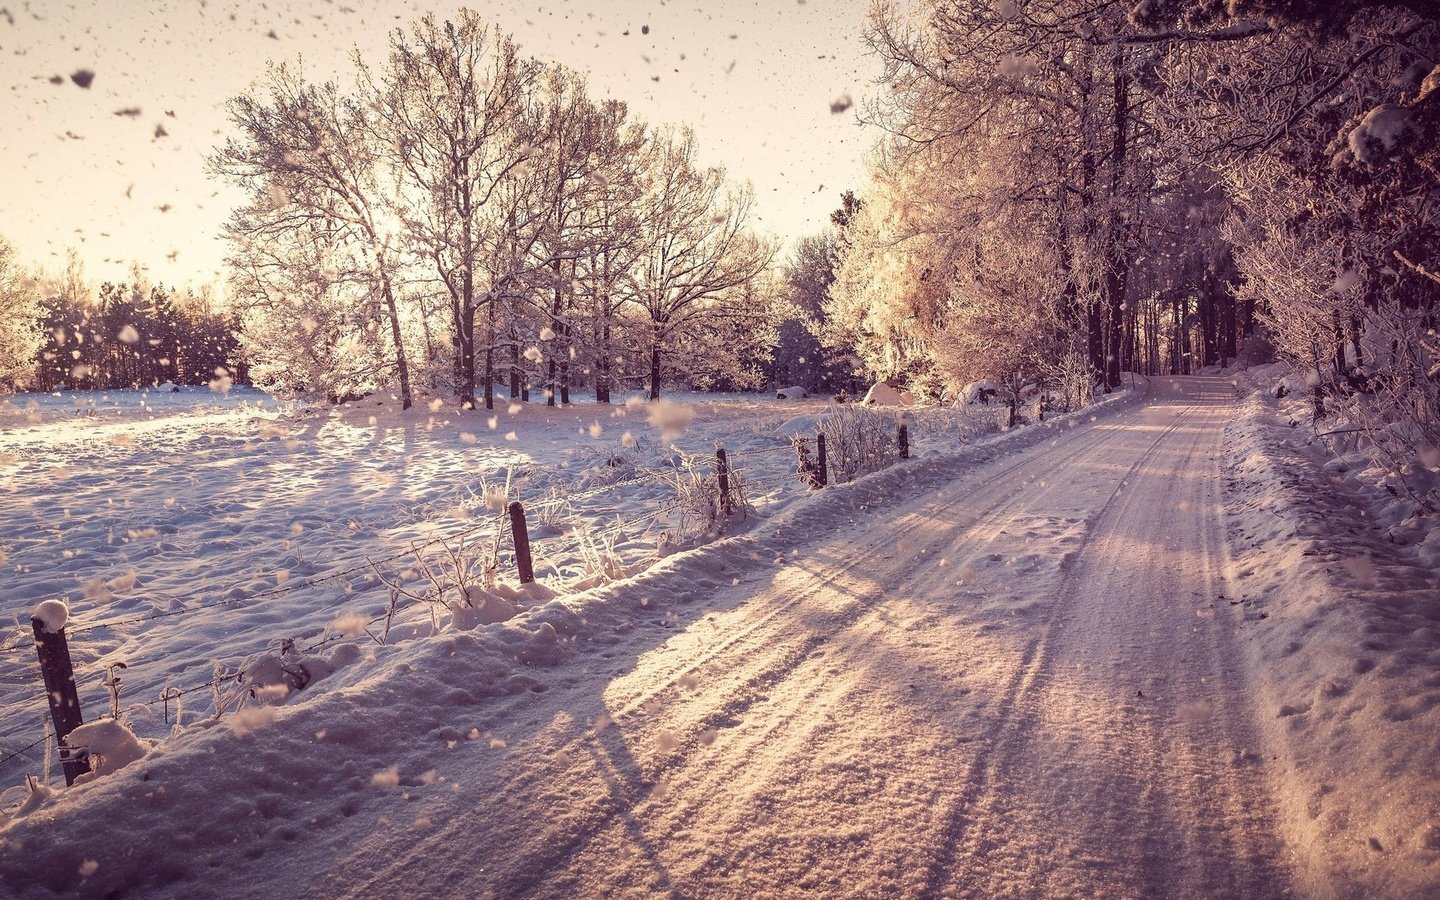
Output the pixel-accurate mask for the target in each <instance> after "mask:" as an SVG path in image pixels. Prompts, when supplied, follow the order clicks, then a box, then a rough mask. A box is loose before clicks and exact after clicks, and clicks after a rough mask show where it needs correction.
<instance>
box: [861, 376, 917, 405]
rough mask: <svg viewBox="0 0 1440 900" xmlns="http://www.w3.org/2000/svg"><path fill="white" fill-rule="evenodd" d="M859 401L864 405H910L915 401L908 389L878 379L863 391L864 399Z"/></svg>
mask: <svg viewBox="0 0 1440 900" xmlns="http://www.w3.org/2000/svg"><path fill="white" fill-rule="evenodd" d="M860 402H861V403H863V404H864V405H865V406H910V405H911V404H913V403H914V402H915V397H914V396H913V395H911V394H910V392H909V391H902V390H899V389H897V388H893V387H891V386H890V385H888V384H886V383H885V382H883V381H878V382H876V383H875V384H874V385H872V386H871V387H870V390H868V391H866V392H865V399H864V400H862V401H860Z"/></svg>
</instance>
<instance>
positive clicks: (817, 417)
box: [773, 413, 829, 437]
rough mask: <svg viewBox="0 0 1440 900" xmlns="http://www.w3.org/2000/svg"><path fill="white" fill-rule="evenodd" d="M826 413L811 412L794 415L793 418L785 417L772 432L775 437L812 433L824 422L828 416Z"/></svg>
mask: <svg viewBox="0 0 1440 900" xmlns="http://www.w3.org/2000/svg"><path fill="white" fill-rule="evenodd" d="M828 417H829V416H828V414H826V413H812V414H810V415H806V416H796V417H794V418H793V419H786V420H785V421H784V422H783V423H781V425H780V426H779V427H777V428H776V429H775V431H774V432H773V433H774V434H775V436H776V437H794V436H795V435H797V434H798V435H814V434H815V432H817V431H819V430H820V426H822V425H824V424H825V420H826V419H827V418H828Z"/></svg>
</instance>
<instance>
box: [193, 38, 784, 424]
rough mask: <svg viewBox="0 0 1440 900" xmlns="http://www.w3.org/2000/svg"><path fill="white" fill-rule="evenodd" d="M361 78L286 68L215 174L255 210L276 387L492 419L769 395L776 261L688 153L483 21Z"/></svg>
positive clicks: (394, 54)
mask: <svg viewBox="0 0 1440 900" xmlns="http://www.w3.org/2000/svg"><path fill="white" fill-rule="evenodd" d="M358 63H359V70H358V72H357V74H356V78H355V80H354V82H353V84H351V85H349V86H348V87H343V88H342V87H341V86H339V85H336V84H334V83H325V84H315V83H311V82H309V81H307V80H306V78H305V77H304V75H303V74H301V73H300V72H297V71H295V70H294V69H293V68H291V67H289V66H285V65H280V66H274V67H272V68H270V69H269V70H268V72H267V74H266V76H265V77H264V78H263V79H262V80H261V82H260V83H259V84H258V86H257V87H255V88H254V89H252V90H251V91H250V92H249V93H247V94H244V95H242V96H240V97H237V98H235V99H234V100H232V101H231V103H230V107H229V108H230V116H231V120H232V122H233V124H234V126H235V128H236V130H237V131H238V136H237V137H235V138H233V139H231V140H230V141H228V142H227V143H226V144H225V146H224V147H222V148H221V149H220V150H219V151H217V152H216V153H215V154H214V156H213V157H212V161H211V165H212V169H213V171H214V172H216V173H218V174H220V175H221V176H223V177H225V178H227V179H229V180H230V181H232V182H233V183H235V184H237V185H239V186H241V187H242V188H244V189H245V190H247V191H248V193H249V196H250V200H249V202H248V203H247V204H246V205H245V206H244V207H243V208H241V209H240V210H238V211H237V212H236V213H235V215H234V217H233V219H232V220H231V222H230V224H229V226H228V229H227V234H228V237H229V240H230V242H231V248H232V250H231V253H230V266H231V269H232V272H233V276H232V278H231V294H232V298H233V300H234V301H235V303H236V304H237V308H239V309H240V311H241V332H240V340H241V343H242V345H243V347H244V350H245V353H246V355H247V358H248V360H249V362H250V365H251V369H250V373H251V376H252V378H253V380H254V382H255V383H256V385H257V386H260V387H264V388H266V389H268V390H272V391H276V392H279V393H283V394H292V395H300V396H311V397H317V398H325V397H328V398H332V399H334V398H338V397H343V396H346V395H349V394H353V393H360V392H368V391H376V390H388V391H392V392H394V394H395V395H396V396H398V397H399V398H401V399H402V401H403V403H404V405H406V406H408V405H410V403H411V402H412V399H413V398H414V397H415V395H416V394H417V393H423V394H426V395H431V396H446V395H448V396H453V397H455V398H457V399H458V400H459V402H461V403H462V404H466V405H472V406H473V405H478V404H480V403H483V404H484V405H485V406H486V408H490V407H492V406H493V405H494V403H495V402H496V396H497V392H503V393H504V394H506V395H508V396H509V397H511V398H515V399H521V398H528V397H529V394H530V391H531V390H535V391H536V392H537V394H540V395H543V396H544V397H545V398H546V400H547V401H548V402H550V403H557V402H558V403H565V402H569V400H570V392H571V391H572V390H574V389H577V388H579V387H580V386H582V385H583V386H586V387H588V388H589V389H592V390H594V392H595V396H596V397H597V399H599V400H600V401H601V402H608V400H609V397H610V393H611V391H613V390H615V389H617V388H619V387H623V386H627V385H631V386H634V385H641V384H643V385H645V386H648V388H649V392H650V395H651V396H652V397H657V396H659V394H660V390H661V386H662V384H665V383H667V382H680V383H686V384H689V385H694V386H697V387H738V386H744V385H748V384H752V383H754V382H756V381H757V380H758V379H759V378H761V377H762V375H761V372H760V369H759V366H760V364H761V363H762V362H763V361H764V360H765V359H766V358H767V355H768V353H769V348H770V347H771V346H772V345H773V343H774V341H775V329H776V327H777V326H778V324H779V319H780V318H781V316H782V311H781V310H782V306H783V304H782V303H781V302H780V300H781V298H782V295H783V291H782V289H781V285H780V284H779V282H778V281H777V280H776V279H775V278H774V277H773V276H772V275H771V273H770V262H771V259H772V257H773V256H774V254H775V250H776V245H775V243H774V241H772V240H771V239H768V238H763V237H760V236H758V235H756V234H755V233H754V232H753V230H752V221H751V220H752V215H751V206H752V202H753V196H752V191H751V189H750V187H749V186H748V185H740V184H736V183H734V182H732V181H731V180H730V179H729V178H727V177H726V175H725V172H724V171H723V170H722V169H720V168H718V167H714V166H706V165H705V164H704V163H703V162H702V161H701V159H700V156H699V149H698V147H697V146H696V142H695V138H694V135H693V134H692V133H691V132H690V131H688V130H687V129H684V128H677V127H670V126H664V127H650V126H647V125H646V124H645V123H643V122H639V121H637V120H635V118H634V117H633V116H631V115H630V113H629V111H628V109H627V107H626V105H625V104H624V103H622V102H619V101H616V100H597V99H595V98H592V97H591V96H590V94H589V92H588V90H587V85H586V80H585V77H584V76H583V75H581V74H579V73H576V72H574V71H571V70H569V69H567V68H565V67H564V66H562V65H559V64H554V63H551V64H544V63H541V62H539V61H536V60H534V59H531V58H528V57H526V56H524V55H523V54H522V53H521V51H520V48H519V47H518V46H517V45H516V44H515V42H514V41H513V40H512V39H511V38H510V37H509V36H508V35H506V34H504V33H503V32H501V31H499V30H498V29H496V28H495V27H493V26H490V25H487V24H486V23H484V22H482V21H481V20H480V19H479V18H478V17H477V16H476V15H475V14H474V13H472V12H469V11H461V12H460V13H459V14H458V15H457V16H456V18H455V19H454V20H453V21H443V22H442V21H439V20H437V19H436V18H435V17H433V16H427V17H425V18H423V19H421V20H419V21H418V22H416V23H414V24H413V25H411V26H410V27H408V28H406V29H401V30H397V31H396V32H395V33H394V34H393V35H392V37H391V42H390V52H389V56H388V58H387V59H384V60H379V61H374V60H370V61H367V60H359V61H358Z"/></svg>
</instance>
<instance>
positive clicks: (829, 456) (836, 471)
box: [820, 405, 899, 484]
mask: <svg viewBox="0 0 1440 900" xmlns="http://www.w3.org/2000/svg"><path fill="white" fill-rule="evenodd" d="M898 426H899V420H898V419H897V418H896V414H895V413H894V412H881V411H879V410H875V409H867V408H864V407H861V406H853V405H848V406H841V407H837V408H836V410H835V413H834V414H833V415H831V416H829V417H827V418H826V419H825V420H824V422H822V423H821V426H820V427H821V430H822V431H823V432H824V434H825V456H826V468H827V469H828V470H829V476H830V482H831V483H832V484H842V483H844V482H846V481H853V480H854V479H856V478H858V477H860V476H861V475H864V474H866V473H868V472H875V471H878V470H880V469H883V468H885V467H886V466H888V465H890V464H891V463H892V462H894V461H895V459H896V456H897V454H898V452H899V451H898V445H897V442H896V441H897V428H898Z"/></svg>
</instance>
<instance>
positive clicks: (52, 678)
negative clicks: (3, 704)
mask: <svg viewBox="0 0 1440 900" xmlns="http://www.w3.org/2000/svg"><path fill="white" fill-rule="evenodd" d="M30 625H31V627H33V628H34V629H35V651H36V652H37V653H39V654H40V676H41V677H42V678H43V679H45V696H46V697H47V698H49V700H50V718H51V719H53V720H54V721H55V739H56V741H57V742H58V743H59V744H60V765H61V767H62V768H63V769H64V771H65V785H66V786H67V787H68V786H70V785H72V784H74V783H75V779H76V778H79V777H80V776H81V775H84V774H85V773H87V772H89V771H90V755H89V754H88V753H86V752H85V751H84V750H83V749H82V750H77V751H75V753H74V755H73V756H72V755H71V751H70V748H69V747H67V746H66V745H65V738H66V737H67V736H68V735H69V734H70V732H72V731H74V730H75V729H76V728H79V727H80V726H81V725H83V724H85V720H84V719H82V718H81V716H80V695H79V693H78V692H76V690H75V669H74V668H73V667H72V666H71V665H70V645H69V644H68V643H66V640H65V629H64V628H61V629H60V630H59V631H46V630H45V623H44V622H42V621H40V620H39V619H31V620H30Z"/></svg>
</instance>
